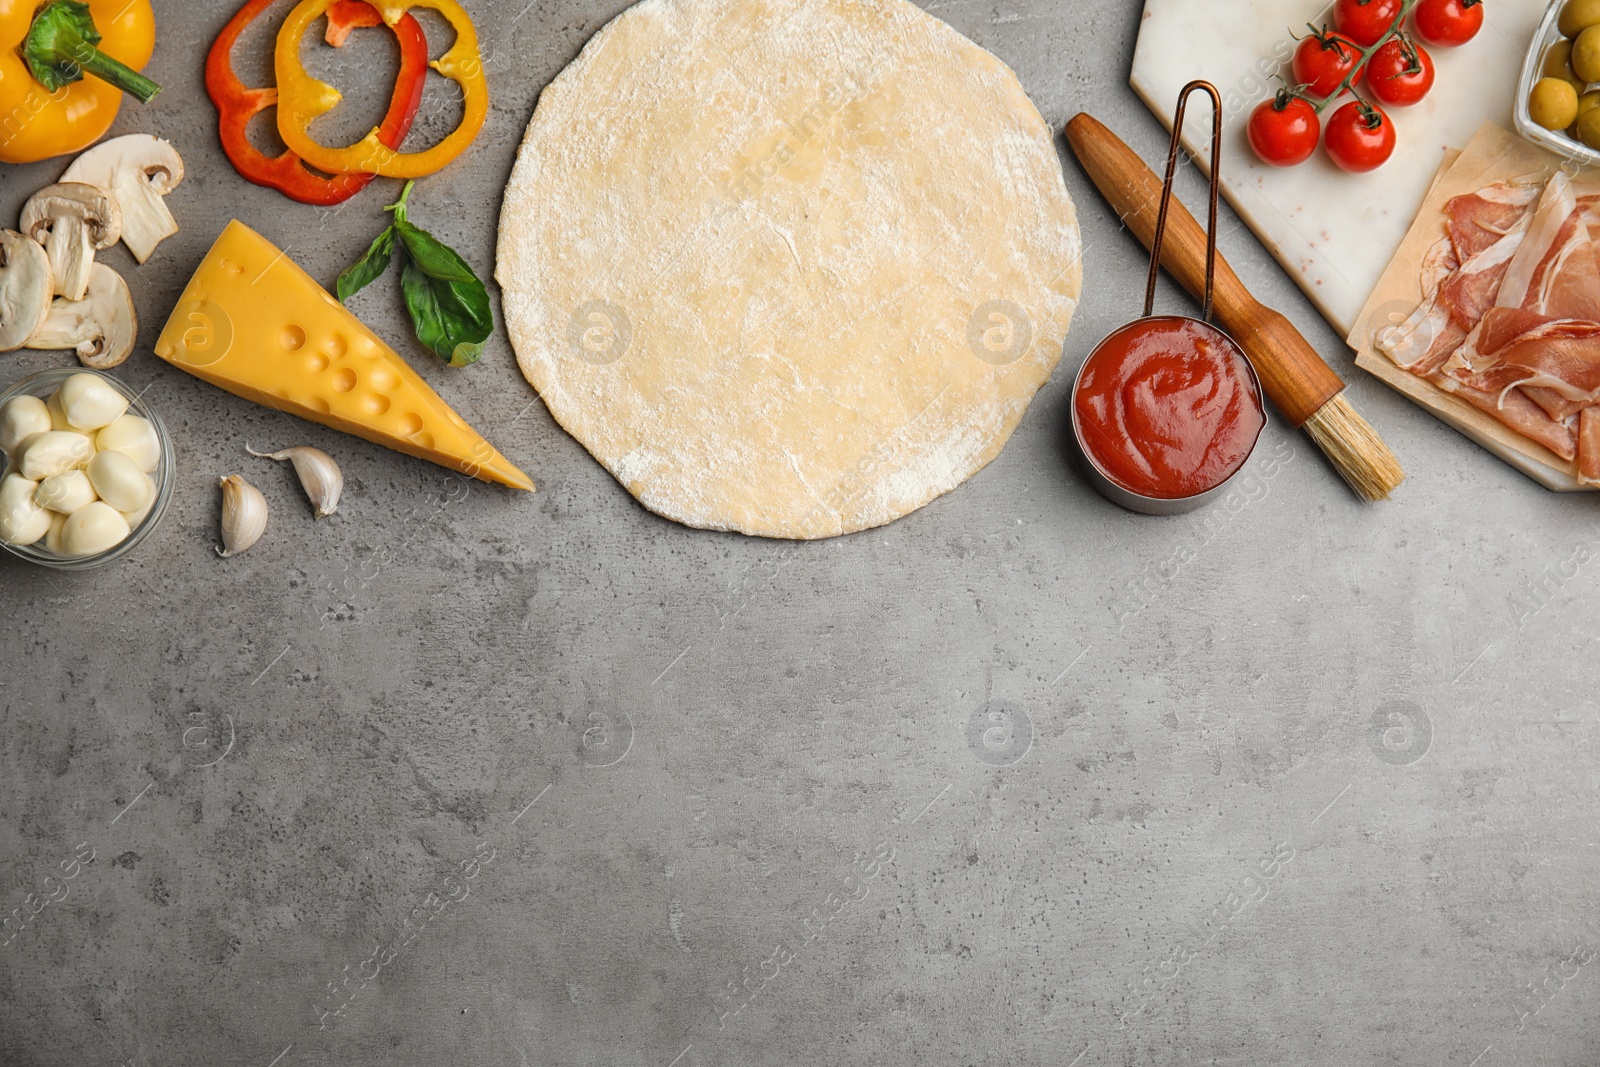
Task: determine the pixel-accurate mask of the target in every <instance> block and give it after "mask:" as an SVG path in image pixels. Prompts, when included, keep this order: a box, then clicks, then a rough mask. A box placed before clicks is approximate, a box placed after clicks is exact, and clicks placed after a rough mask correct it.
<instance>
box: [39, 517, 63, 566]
mask: <svg viewBox="0 0 1600 1067" xmlns="http://www.w3.org/2000/svg"><path fill="white" fill-rule="evenodd" d="M66 528H67V516H65V515H63V514H61V513H60V512H52V513H51V515H50V530H49V532H47V533H46V534H45V535H44V547H45V548H47V549H49V550H50V551H51V552H54V553H55V554H56V555H58V556H65V555H66V554H67V546H66V545H65V544H63V543H62V540H61V535H62V534H63V533H64V532H65V531H66Z"/></svg>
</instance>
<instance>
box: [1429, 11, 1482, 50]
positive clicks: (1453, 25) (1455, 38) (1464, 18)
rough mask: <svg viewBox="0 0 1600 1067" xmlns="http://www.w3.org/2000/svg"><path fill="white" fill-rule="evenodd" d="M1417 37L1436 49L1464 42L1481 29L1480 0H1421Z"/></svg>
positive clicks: (1451, 46) (1476, 34) (1452, 46)
mask: <svg viewBox="0 0 1600 1067" xmlns="http://www.w3.org/2000/svg"><path fill="white" fill-rule="evenodd" d="M1416 20H1417V36H1418V37H1421V38H1422V39H1423V40H1424V41H1426V42H1428V43H1429V44H1431V45H1433V46H1434V47H1435V48H1454V47H1456V46H1457V45H1462V44H1466V43H1467V42H1468V41H1470V40H1472V39H1473V38H1474V37H1476V36H1478V31H1479V30H1481V29H1483V0H1422V2H1421V3H1419V4H1418V5H1417V10H1416Z"/></svg>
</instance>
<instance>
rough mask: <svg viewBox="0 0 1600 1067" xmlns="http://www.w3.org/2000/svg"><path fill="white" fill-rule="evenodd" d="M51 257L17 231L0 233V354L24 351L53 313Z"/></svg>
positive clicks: (0, 231) (1, 231)
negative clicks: (36, 331) (34, 333)
mask: <svg viewBox="0 0 1600 1067" xmlns="http://www.w3.org/2000/svg"><path fill="white" fill-rule="evenodd" d="M52 288H53V286H52V284H51V279H50V257H49V256H47V255H45V251H44V249H43V248H41V247H39V246H38V245H37V244H35V243H34V242H32V241H30V240H28V238H27V237H26V236H24V235H23V234H20V233H18V232H17V231H16V230H0V352H9V351H11V350H12V349H13V348H21V347H22V346H23V344H24V343H26V342H27V340H28V338H29V336H31V335H32V333H33V331H35V330H37V329H38V328H39V324H40V323H41V322H43V321H44V318H45V316H46V315H48V314H49V313H50V293H51V289H52Z"/></svg>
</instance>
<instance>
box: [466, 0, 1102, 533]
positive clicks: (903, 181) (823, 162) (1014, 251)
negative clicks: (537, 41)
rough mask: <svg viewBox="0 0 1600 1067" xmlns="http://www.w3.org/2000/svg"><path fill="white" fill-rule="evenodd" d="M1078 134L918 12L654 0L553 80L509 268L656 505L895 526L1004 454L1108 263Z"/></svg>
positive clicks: (871, 1) (510, 303) (627, 470)
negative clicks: (1075, 200) (1060, 136)
mask: <svg viewBox="0 0 1600 1067" xmlns="http://www.w3.org/2000/svg"><path fill="white" fill-rule="evenodd" d="M1079 251H1080V245H1079V235H1078V226H1077V218H1076V215H1075V213H1074V211H1073V206H1072V200H1071V198H1070V197H1069V196H1068V195H1067V191H1066V186H1065V184H1064V183H1063V181H1062V176H1061V167H1060V163H1059V162H1058V160H1057V157H1056V152H1055V148H1054V145H1053V142H1052V136H1051V132H1050V130H1049V128H1048V127H1046V126H1045V124H1044V122H1043V120H1041V119H1040V117H1039V113H1038V112H1037V111H1036V110H1035V109H1034V107H1033V105H1032V104H1031V103H1030V102H1029V101H1028V98H1027V97H1026V96H1025V95H1024V94H1023V91H1022V87H1021V86H1020V85H1019V84H1018V83H1017V79H1016V77H1015V75H1013V74H1012V73H1011V71H1010V70H1009V69H1007V68H1006V66H1005V65H1004V64H1002V63H1001V62H1000V61H999V60H998V59H996V58H995V57H994V56H992V55H990V54H989V53H988V52H985V51H984V50H983V49H981V48H979V47H977V46H976V45H974V44H972V43H971V42H970V41H968V40H967V39H966V38H964V37H962V36H961V35H960V34H958V33H956V32H955V31H954V30H952V29H951V28H950V27H949V26H947V25H945V24H944V23H943V22H940V21H939V20H938V19H936V18H933V17H932V16H929V15H926V14H924V13H923V12H922V11H921V10H920V9H918V8H916V7H915V6H913V5H912V4H910V3H907V2H905V0H644V2H643V3H640V4H638V5H636V6H634V7H632V8H629V9H628V10H627V11H625V12H623V13H622V14H621V15H620V16H618V17H617V19H616V20H615V21H613V22H611V23H610V24H609V25H607V26H606V27H605V28H604V29H603V30H601V31H600V32H599V33H598V34H596V35H595V37H594V39H593V40H592V41H590V42H589V44H588V46H587V47H585V48H584V50H583V53H582V54H581V55H580V56H579V57H578V58H577V59H576V60H575V61H573V63H572V64H571V65H570V66H568V67H567V69H566V70H565V71H563V72H562V73H561V75H560V76H559V77H558V78H557V79H556V80H555V81H554V82H552V83H551V84H550V86H549V87H548V88H546V89H545V90H544V93H543V94H542V95H541V96H540V98H539V105H538V107H537V109H536V110H535V112H534V115H533V120H532V122H531V123H529V126H528V132H527V137H526V139H525V140H524V141H523V144H522V149H521V152H520V153H519V155H518V157H517V163H516V167H515V169H514V170H513V172H512V175H511V182H510V185H509V187H508V188H507V190H506V196H505V205H504V207H503V209H502V214H501V219H500V248H499V262H498V265H497V270H496V277H497V278H498V280H499V282H500V285H501V288H502V289H503V291H504V307H505V315H506V323H507V328H508V330H509V332H510V335H511V339H512V343H513V344H514V345H515V347H516V351H517V359H518V362H519V363H520V364H521V366H522V370H523V373H524V374H525V375H526V376H527V378H528V380H529V381H530V382H531V383H532V384H533V386H534V388H536V389H537V390H538V391H539V395H540V396H541V397H543V398H544V401H545V403H546V404H547V405H548V406H549V408H550V412H551V414H553V415H554V416H555V418H556V420H557V421H558V422H560V423H561V425H562V426H563V427H565V428H566V429H567V431H568V432H570V433H571V434H572V435H573V436H574V437H576V438H577V439H578V440H579V441H581V442H582V443H583V445H584V446H585V447H586V448H588V449H589V451H590V452H591V453H593V454H594V456H595V458H596V459H598V460H599V461H600V462H601V463H603V464H604V465H605V466H606V468H607V469H608V470H610V471H611V473H612V474H613V475H615V476H616V478H617V480H618V481H620V482H621V483H622V484H623V485H624V486H626V487H627V489H628V491H629V492H631V493H632V494H633V495H634V496H635V497H637V498H638V499H639V500H640V502H641V503H643V504H644V505H645V507H647V508H649V509H650V510H651V511H654V512H655V513H657V514H658V515H663V516H665V517H667V518H669V519H674V520H677V521H678V522H682V523H686V524H688V525H690V526H697V527H702V528H706V529H714V530H738V531H741V532H743V533H747V534H756V535H761V536H766V537H786V538H816V537H829V536H833V535H836V534H842V533H850V532H853V531H856V530H864V529H868V528H870V527H873V526H879V525H882V524H883V523H887V522H891V521H893V520H894V519H897V518H899V517H900V516H902V515H905V514H907V513H908V512H911V511H914V510H915V509H917V508H919V507H921V506H922V505H923V504H926V503H927V502H928V501H930V500H932V499H933V498H934V497H937V496H939V495H940V494H942V493H946V492H949V491H950V490H951V489H953V488H955V487H956V486H957V485H959V484H961V482H962V481H963V480H965V479H966V478H968V477H969V476H971V475H972V474H973V473H975V472H976V471H978V470H980V469H981V468H982V467H983V466H984V465H985V464H987V463H988V462H989V461H990V460H992V459H993V458H994V457H995V456H996V455H998V454H999V452H1000V449H1001V447H1002V446H1003V445H1004V444H1005V442H1006V439H1007V438H1008V437H1009V436H1010V435H1011V431H1012V430H1013V429H1014V428H1015V427H1016V425H1017V423H1018V421H1019V420H1020V419H1021V418H1022V415H1023V412H1024V411H1025V410H1026V409H1027V406H1028V402H1029V400H1031V399H1032V397H1033V395H1034V393H1035V392H1036V391H1037V390H1038V388H1039V386H1040V385H1042V384H1043V383H1044V382H1045V380H1046V379H1048V378H1049V376H1050V373H1051V371H1052V370H1053V369H1054V368H1055V365H1056V363H1057V361H1058V360H1059V359H1060V356H1061V345H1062V341H1063V339H1064V338H1065V336H1066V332H1067V326H1068V324H1069V322H1070V321H1071V318H1072V313H1073V310H1074V309H1075V308H1076V306H1077V298H1078V292H1079V286H1080V282H1081V270H1080V266H1079Z"/></svg>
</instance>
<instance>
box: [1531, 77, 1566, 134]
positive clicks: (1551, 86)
mask: <svg viewBox="0 0 1600 1067" xmlns="http://www.w3.org/2000/svg"><path fill="white" fill-rule="evenodd" d="M1528 115H1529V116H1530V117H1531V118H1532V119H1533V121H1534V122H1537V123H1538V124H1539V125H1541V126H1543V127H1544V128H1545V129H1547V130H1564V129H1566V128H1567V127H1568V126H1571V125H1572V124H1573V122H1575V121H1576V120H1577V118H1578V90H1576V89H1574V88H1573V87H1572V83H1571V82H1565V81H1562V80H1561V79H1560V78H1540V79H1539V80H1538V82H1536V83H1535V84H1534V86H1533V92H1531V93H1529V94H1528Z"/></svg>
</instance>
